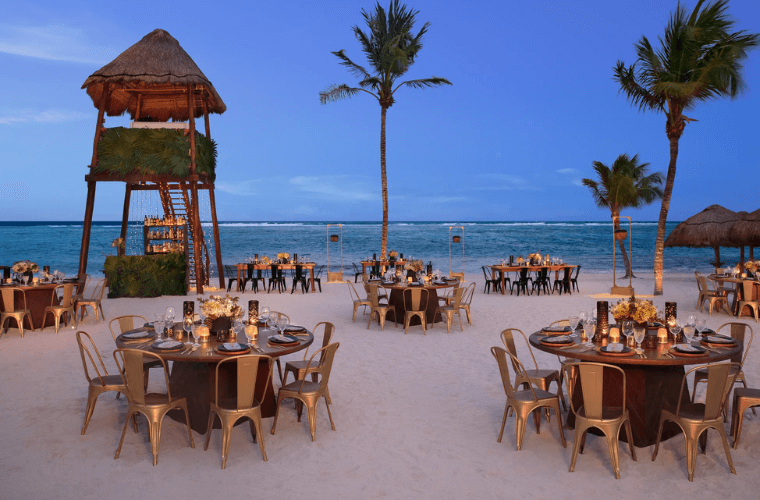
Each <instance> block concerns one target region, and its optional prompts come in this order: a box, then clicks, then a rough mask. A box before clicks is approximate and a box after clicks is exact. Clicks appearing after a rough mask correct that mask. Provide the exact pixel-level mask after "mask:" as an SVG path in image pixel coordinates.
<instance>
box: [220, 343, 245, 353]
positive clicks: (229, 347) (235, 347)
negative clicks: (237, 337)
mask: <svg viewBox="0 0 760 500" xmlns="http://www.w3.org/2000/svg"><path fill="white" fill-rule="evenodd" d="M222 346H223V347H224V350H225V351H239V350H241V349H243V346H242V345H240V344H238V343H237V342H225V343H224V344H222Z"/></svg>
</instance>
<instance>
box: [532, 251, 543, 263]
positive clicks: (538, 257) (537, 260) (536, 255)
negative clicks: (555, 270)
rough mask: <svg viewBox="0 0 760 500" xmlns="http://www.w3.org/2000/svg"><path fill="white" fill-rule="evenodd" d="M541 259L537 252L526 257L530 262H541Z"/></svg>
mask: <svg viewBox="0 0 760 500" xmlns="http://www.w3.org/2000/svg"><path fill="white" fill-rule="evenodd" d="M542 258H543V257H541V254H540V253H538V252H536V253H532V254H530V255H528V260H530V261H531V262H541V260H542Z"/></svg>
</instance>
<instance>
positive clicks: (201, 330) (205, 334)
mask: <svg viewBox="0 0 760 500" xmlns="http://www.w3.org/2000/svg"><path fill="white" fill-rule="evenodd" d="M195 334H196V336H197V337H198V340H200V341H201V342H208V339H209V336H210V335H211V333H210V331H209V329H208V327H207V326H205V325H201V326H196V327H195Z"/></svg>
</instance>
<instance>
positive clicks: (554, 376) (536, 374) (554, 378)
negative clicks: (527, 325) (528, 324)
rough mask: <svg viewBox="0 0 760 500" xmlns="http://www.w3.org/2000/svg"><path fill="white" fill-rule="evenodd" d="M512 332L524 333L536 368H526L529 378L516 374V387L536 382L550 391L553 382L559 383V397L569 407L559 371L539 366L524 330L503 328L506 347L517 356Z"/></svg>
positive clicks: (502, 334)
mask: <svg viewBox="0 0 760 500" xmlns="http://www.w3.org/2000/svg"><path fill="white" fill-rule="evenodd" d="M512 332H519V333H520V335H522V338H523V340H525V345H526V346H528V353H530V358H531V359H532V360H533V366H535V369H532V370H524V373H525V374H526V375H527V377H528V378H521V377H520V376H516V379H515V389H517V388H518V387H520V386H521V385H528V386H529V385H531V384H534V385H536V386H537V387H540V388H541V389H542V390H544V391H548V390H549V386H551V383H552V382H555V383H556V384H557V397H559V399H560V401H562V406H564V407H567V403H565V396H563V395H562V384H561V382H560V376H559V372H558V371H557V370H541V369H539V368H538V363H537V362H536V357H535V356H534V355H533V349H531V347H530V343H529V342H528V337H526V336H525V334H524V333H523V332H522V330H520V329H518V328H507V329H505V330H503V331H502V332H501V342H502V343H503V344H504V347H506V349H507V351H508V352H509V353H510V354H511V355H512V356H514V357H515V358H517V347H516V346H515V339H514V335H513V333H512ZM514 368H515V373H517V367H514Z"/></svg>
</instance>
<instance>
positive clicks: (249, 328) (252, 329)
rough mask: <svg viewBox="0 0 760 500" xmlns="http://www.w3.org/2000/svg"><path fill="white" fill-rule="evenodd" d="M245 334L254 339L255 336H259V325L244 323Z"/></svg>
mask: <svg viewBox="0 0 760 500" xmlns="http://www.w3.org/2000/svg"><path fill="white" fill-rule="evenodd" d="M245 334H246V336H247V337H250V338H251V340H256V339H257V338H259V327H258V326H256V325H255V324H253V325H246V327H245Z"/></svg>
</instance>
